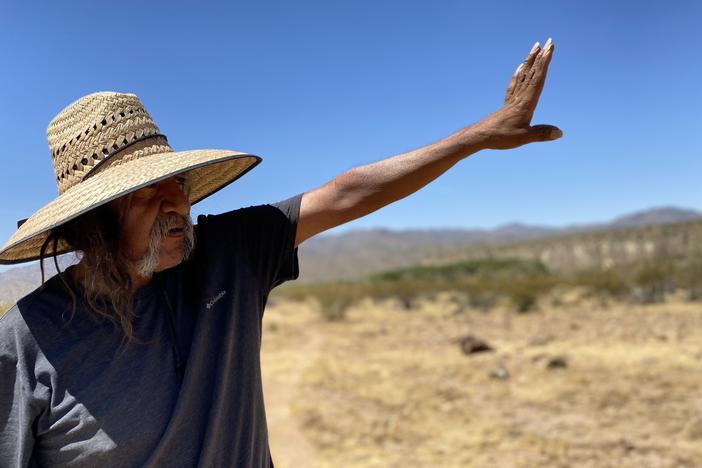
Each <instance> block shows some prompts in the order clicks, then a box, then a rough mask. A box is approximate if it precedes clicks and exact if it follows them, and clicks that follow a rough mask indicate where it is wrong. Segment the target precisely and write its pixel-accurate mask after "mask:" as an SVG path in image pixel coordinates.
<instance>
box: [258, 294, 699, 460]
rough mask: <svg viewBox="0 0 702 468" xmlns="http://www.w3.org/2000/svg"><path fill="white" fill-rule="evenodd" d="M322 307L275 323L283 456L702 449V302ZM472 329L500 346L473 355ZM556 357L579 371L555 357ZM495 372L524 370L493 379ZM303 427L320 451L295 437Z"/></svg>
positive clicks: (267, 343) (271, 399)
mask: <svg viewBox="0 0 702 468" xmlns="http://www.w3.org/2000/svg"><path fill="white" fill-rule="evenodd" d="M578 304H580V305H578ZM314 309H315V303H314V302H312V301H309V302H305V303H288V302H279V303H277V304H273V305H271V306H269V308H268V310H267V311H266V317H265V319H264V326H265V331H264V344H263V367H264V378H265V387H264V388H265V391H266V400H267V402H266V403H267V408H268V413H269V421H271V423H270V427H269V430H270V432H271V450H272V453H273V456H274V461H275V463H276V466H280V467H282V468H285V467H286V466H310V467H314V466H318V467H331V466H344V467H387V466H405V467H434V466H441V467H484V466H488V467H498V466H499V467H534V466H553V467H561V466H563V467H571V466H578V467H588V466H592V467H648V466H651V467H653V466H656V467H657V466H661V467H693V466H699V465H698V464H697V463H699V461H700V460H702V397H701V396H700V392H699V382H700V379H699V376H700V371H702V314H700V310H699V309H700V307H699V305H696V304H693V303H686V302H682V301H681V302H676V303H664V304H656V305H646V306H643V305H641V306H615V307H611V308H608V309H602V308H598V307H596V306H595V305H589V306H588V305H586V304H585V303H584V302H583V301H579V300H577V301H575V300H574V303H573V304H568V303H567V302H566V303H565V305H564V303H563V302H562V303H561V305H560V306H559V308H558V309H557V310H555V309H550V308H549V307H548V306H544V305H540V307H539V310H538V311H537V312H532V313H530V314H518V313H516V311H515V310H514V308H513V307H512V308H510V307H503V308H499V307H498V308H497V309H495V310H493V311H491V312H489V313H481V312H478V311H465V310H464V309H459V306H457V305H456V301H454V300H452V298H451V297H450V295H449V294H445V295H440V296H439V297H438V298H436V299H435V300H433V301H431V302H429V301H425V302H423V303H419V304H416V306H415V307H414V308H413V309H412V310H411V311H407V310H406V309H405V308H404V307H403V305H402V304H401V303H400V302H399V301H397V300H388V301H385V302H383V303H373V302H371V301H370V300H366V301H361V302H360V303H358V304H356V305H355V306H353V307H352V308H351V309H349V311H348V313H347V316H346V320H345V321H340V322H329V321H325V320H323V319H322V318H321V317H320V315H319V314H318V313H316V311H315V310H314ZM459 310H462V312H461V313H456V312H457V311H459ZM466 334H473V335H476V336H479V337H480V338H483V339H485V340H487V341H488V342H489V343H490V344H491V345H493V346H494V347H495V348H496V351H495V352H493V353H482V354H476V355H471V356H466V355H464V354H463V353H462V352H461V350H460V347H459V345H458V343H457V340H458V339H459V338H461V337H462V336H464V335H466ZM554 357H560V358H562V359H563V360H565V362H566V363H567V366H566V367H565V368H549V366H548V362H549V361H550V360H552V359H553V358H554ZM496 368H502V369H503V370H506V371H507V373H508V374H509V377H508V378H506V379H498V378H494V377H492V376H491V373H493V371H494V370H495V369H496ZM291 376H292V377H291ZM280 386H284V388H285V391H284V392H283V393H284V394H283V395H281V392H280V390H279V389H278V390H276V387H280ZM281 415H282V416H281ZM271 418H272V419H273V420H271ZM295 437H300V440H303V442H304V444H306V445H305V447H303V448H302V449H300V448H297V449H296V448H295V447H299V446H300V444H291V443H290V442H289V440H290V439H291V438H292V439H294V438H295ZM293 445H294V446H295V447H293ZM296 450H297V452H296ZM288 454H290V455H288ZM291 460H294V463H293V462H291Z"/></svg>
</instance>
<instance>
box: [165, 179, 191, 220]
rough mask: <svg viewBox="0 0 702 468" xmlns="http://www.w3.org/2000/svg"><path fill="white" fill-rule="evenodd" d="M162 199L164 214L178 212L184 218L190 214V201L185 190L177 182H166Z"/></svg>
mask: <svg viewBox="0 0 702 468" xmlns="http://www.w3.org/2000/svg"><path fill="white" fill-rule="evenodd" d="M161 189H162V199H161V211H162V212H164V213H169V212H173V211H175V212H177V213H179V214H181V215H183V216H186V215H188V214H190V200H188V197H187V195H186V194H185V193H184V191H183V188H182V187H181V186H180V184H179V183H178V182H176V181H175V180H173V179H171V180H167V181H164V183H163V186H162V187H161Z"/></svg>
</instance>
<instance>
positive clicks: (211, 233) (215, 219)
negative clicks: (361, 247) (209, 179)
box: [198, 193, 303, 290]
mask: <svg viewBox="0 0 702 468" xmlns="http://www.w3.org/2000/svg"><path fill="white" fill-rule="evenodd" d="M302 195H303V194H302V193H300V194H298V195H295V196H293V197H290V198H288V199H286V200H283V201H280V202H277V203H272V204H265V205H257V206H250V207H248V208H241V209H238V210H235V211H231V212H228V213H223V214H220V215H214V216H213V215H209V216H206V217H205V216H200V217H198V225H199V227H198V229H199V231H200V233H202V235H204V237H205V238H206V239H207V240H206V242H211V241H214V242H215V243H216V244H218V245H221V246H222V247H223V251H225V252H227V255H231V256H232V257H233V258H237V259H242V260H243V261H245V262H246V263H247V264H248V267H249V269H250V270H251V272H252V273H253V274H254V275H256V276H257V277H258V279H259V280H260V282H261V283H262V287H264V288H267V290H271V289H273V288H275V287H276V286H279V285H280V284H283V283H284V282H286V281H289V280H294V279H297V278H298V276H299V274H300V269H299V259H298V251H297V247H295V236H296V233H297V223H298V217H299V214H300V203H301V202H302ZM198 239H199V238H198ZM211 248H212V246H208V249H211ZM221 252H222V250H220V255H221Z"/></svg>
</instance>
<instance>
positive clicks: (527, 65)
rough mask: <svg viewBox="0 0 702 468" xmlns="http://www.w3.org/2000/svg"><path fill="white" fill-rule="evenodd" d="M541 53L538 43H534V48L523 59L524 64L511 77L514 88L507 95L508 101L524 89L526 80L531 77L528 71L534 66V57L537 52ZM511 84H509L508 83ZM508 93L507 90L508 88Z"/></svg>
mask: <svg viewBox="0 0 702 468" xmlns="http://www.w3.org/2000/svg"><path fill="white" fill-rule="evenodd" d="M540 51H541V48H540V47H539V43H538V42H537V43H535V44H534V46H533V47H532V48H531V50H530V51H529V53H528V54H527V57H526V59H524V62H523V63H522V64H521V65H520V66H519V68H517V71H516V72H515V76H514V77H513V78H514V80H515V83H514V87H513V88H512V94H511V95H508V99H509V98H510V97H511V96H516V95H519V93H520V91H521V90H522V89H524V87H525V84H528V82H527V78H528V77H529V76H531V74H530V71H531V68H532V66H533V65H534V61H535V60H536V57H537V56H538V54H539V52H540ZM510 84H511V82H510ZM508 92H509V88H508Z"/></svg>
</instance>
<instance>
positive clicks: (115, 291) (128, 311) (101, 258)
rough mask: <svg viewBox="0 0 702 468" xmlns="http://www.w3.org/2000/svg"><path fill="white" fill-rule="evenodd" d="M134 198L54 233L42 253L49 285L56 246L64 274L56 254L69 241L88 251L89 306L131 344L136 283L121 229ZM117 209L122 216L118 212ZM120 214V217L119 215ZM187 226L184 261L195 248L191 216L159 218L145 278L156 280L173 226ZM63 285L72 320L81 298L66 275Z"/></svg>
mask: <svg viewBox="0 0 702 468" xmlns="http://www.w3.org/2000/svg"><path fill="white" fill-rule="evenodd" d="M130 202H131V194H130V195H126V196H124V197H123V198H121V199H119V200H118V201H117V203H116V204H115V207H116V210H115V208H113V207H111V206H109V205H107V204H106V205H102V206H100V207H98V208H96V209H94V210H91V211H89V212H87V213H85V214H83V215H81V216H79V217H78V218H76V219H73V220H71V221H69V222H67V223H65V224H63V225H61V226H58V227H56V228H54V229H52V230H51V231H50V232H49V235H48V237H47V238H46V240H45V241H44V243H43V245H42V247H41V251H40V254H39V258H40V260H39V261H40V266H41V275H42V284H43V283H44V257H45V256H46V253H47V249H48V247H49V246H50V245H51V247H52V252H53V260H54V265H55V267H56V271H57V272H59V273H61V270H60V269H59V265H58V261H57V258H56V251H57V246H58V243H59V241H61V240H63V241H64V242H66V243H67V244H68V245H69V246H70V247H71V248H72V249H74V250H76V251H80V252H82V254H83V255H82V258H81V262H80V263H81V266H82V272H83V273H84V276H83V277H82V278H81V280H82V281H81V284H82V286H83V291H84V293H83V297H82V299H83V300H84V302H85V304H86V305H87V308H88V309H89V310H90V311H91V312H93V313H95V314H96V315H97V316H98V317H102V318H105V319H107V320H109V321H110V322H112V323H113V324H114V325H115V326H117V327H119V328H121V329H122V332H123V334H124V339H125V340H126V341H127V342H132V341H138V340H136V338H135V336H134V324H133V318H134V308H133V296H134V293H133V286H134V285H133V281H132V278H131V276H130V260H129V259H128V258H127V257H126V256H125V255H124V253H123V251H122V249H121V248H120V247H121V242H122V236H121V231H120V226H121V225H122V222H123V221H124V219H125V217H126V214H127V212H128V210H129V205H130ZM115 211H116V213H115ZM115 214H116V216H115ZM183 223H184V224H185V234H186V235H185V237H184V258H183V260H185V259H187V258H188V256H189V255H190V253H191V252H192V250H193V248H194V243H195V239H194V234H193V226H192V220H191V219H190V217H189V216H185V217H173V216H168V215H164V214H159V216H158V217H157V218H156V220H155V222H154V226H153V227H152V230H151V233H150V238H149V245H148V249H147V254H145V255H144V257H143V258H142V259H140V261H139V262H137V264H136V265H135V267H136V270H137V271H138V273H139V274H141V275H142V276H150V275H151V273H153V271H154V269H155V268H156V266H157V264H158V247H159V244H160V241H161V240H162V239H163V238H164V237H165V236H166V235H167V234H168V230H169V229H171V228H172V227H175V226H178V225H181V224H183ZM59 277H60V278H61V281H62V282H63V284H64V286H65V287H66V289H67V290H68V293H69V294H70V296H71V302H72V309H71V318H72V317H73V316H74V315H75V312H76V307H77V300H78V298H77V296H76V293H75V292H74V291H73V288H72V287H71V286H70V285H69V284H68V283H67V281H66V280H65V278H64V277H63V275H62V274H59Z"/></svg>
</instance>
